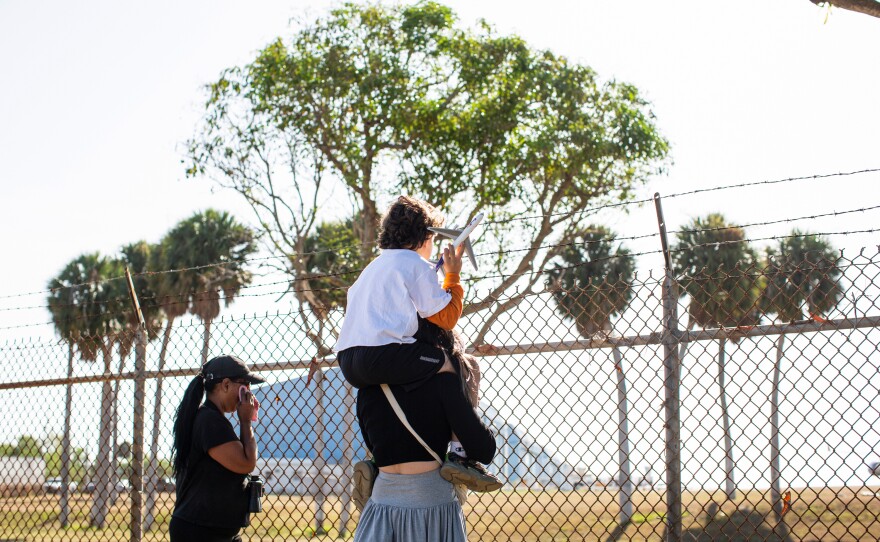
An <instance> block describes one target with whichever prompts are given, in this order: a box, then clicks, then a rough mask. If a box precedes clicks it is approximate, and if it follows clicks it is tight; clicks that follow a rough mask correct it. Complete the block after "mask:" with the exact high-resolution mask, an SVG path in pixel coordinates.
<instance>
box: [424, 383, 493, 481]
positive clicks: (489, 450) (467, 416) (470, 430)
mask: <svg viewBox="0 0 880 542" xmlns="http://www.w3.org/2000/svg"><path fill="white" fill-rule="evenodd" d="M434 378H438V379H442V390H443V392H442V398H443V409H444V411H445V412H446V418H447V420H449V425H450V426H451V427H452V432H453V433H454V434H455V435H456V436H457V437H458V440H459V441H460V442H461V445H462V446H464V449H465V451H466V452H467V454H468V457H469V458H472V459H476V460H477V461H479V462H480V463H486V464H488V463H490V462H491V461H492V458H493V457H495V435H494V434H492V431H490V430H489V428H488V427H486V426H485V425H484V424H483V422H482V420H480V417H479V415H477V412H476V411H475V410H474V409H473V408H472V407H471V404H470V402H469V401H468V400H467V398H466V397H465V396H464V391H462V389H461V383H460V381H459V377H458V375H456V374H452V373H441V374H438V375H437V376H435V377H434Z"/></svg>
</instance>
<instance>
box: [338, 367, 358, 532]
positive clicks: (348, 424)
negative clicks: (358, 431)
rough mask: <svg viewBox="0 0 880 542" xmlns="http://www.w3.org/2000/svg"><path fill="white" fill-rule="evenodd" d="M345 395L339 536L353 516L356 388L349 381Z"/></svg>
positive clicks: (344, 384)
mask: <svg viewBox="0 0 880 542" xmlns="http://www.w3.org/2000/svg"><path fill="white" fill-rule="evenodd" d="M343 388H344V390H345V392H344V393H345V395H344V396H343V398H342V404H343V408H344V409H345V411H344V412H345V413H344V414H343V417H342V419H343V421H344V423H345V436H344V437H343V440H344V441H345V442H343V444H342V445H343V448H342V466H343V469H344V470H343V472H344V473H345V474H344V476H343V478H342V487H343V493H342V497H341V499H340V501H341V504H342V511H341V513H340V515H339V536H340V537H342V538H344V537H345V536H346V535H347V534H348V520H349V518H350V517H351V515H350V514H351V512H350V510H351V484H352V478H351V474H352V467H353V466H354V438H355V428H354V426H355V423H354V390H353V389H352V387H351V385H350V384H349V383H348V382H344V383H343Z"/></svg>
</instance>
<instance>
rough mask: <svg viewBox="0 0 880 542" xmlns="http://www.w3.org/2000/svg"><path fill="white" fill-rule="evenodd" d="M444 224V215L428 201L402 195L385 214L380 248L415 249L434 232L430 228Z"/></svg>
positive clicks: (380, 235) (380, 236)
mask: <svg viewBox="0 0 880 542" xmlns="http://www.w3.org/2000/svg"><path fill="white" fill-rule="evenodd" d="M442 225H443V215H442V214H441V213H440V211H439V210H438V209H437V208H436V207H434V206H433V205H431V204H430V203H428V202H425V201H422V200H420V199H416V198H411V197H409V196H400V197H399V198H397V201H396V202H394V203H393V204H392V205H391V207H389V208H388V211H387V212H386V213H385V216H384V217H382V225H381V227H380V229H379V248H381V249H386V248H406V249H410V250H415V249H417V248H419V247H420V246H422V244H423V243H424V242H425V241H426V240H427V239H428V237H430V236H431V235H432V234H431V232H430V231H428V228H438V227H440V226H442Z"/></svg>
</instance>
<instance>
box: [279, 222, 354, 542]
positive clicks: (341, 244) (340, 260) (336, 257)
mask: <svg viewBox="0 0 880 542" xmlns="http://www.w3.org/2000/svg"><path fill="white" fill-rule="evenodd" d="M360 222H361V221H360V217H359V216H356V217H355V218H354V219H348V220H343V221H337V222H323V223H321V224H319V225H318V226H317V227H316V228H315V234H314V235H311V236H309V237H306V238H305V239H304V243H303V253H304V254H303V256H302V261H301V262H296V263H297V264H298V265H297V266H294V267H299V268H300V269H301V271H300V273H301V276H302V278H303V280H301V281H298V282H297V283H296V284H295V285H294V287H293V290H294V294H295V295H296V298H297V300H298V301H299V305H300V316H301V318H302V320H303V329H305V331H306V335H307V336H308V338H309V339H310V340H311V341H312V343H313V344H314V345H315V346H316V347H317V350H318V355H319V356H323V355H326V354H329V353H330V352H331V349H330V345H329V344H327V339H328V337H327V335H328V331H329V335H331V336H333V335H338V330H337V329H336V328H335V327H334V326H333V321H332V318H331V315H332V313H333V311H335V310H338V309H344V308H345V303H346V300H347V298H346V294H347V290H348V287H349V286H350V285H351V283H352V282H354V279H355V278H357V273H356V271H357V270H358V269H361V268H363V266H364V265H366V261H365V260H364V259H363V258H364V256H363V251H362V250H361V249H362V247H361V244H360V241H359V236H358V233H357V232H356V231H355V228H356V225H357V224H359V223H360ZM306 304H308V305H309V306H310V307H311V309H312V310H311V312H312V314H313V315H314V316H315V318H316V319H317V331H313V330H312V329H311V324H310V319H309V318H308V316H307V315H306V313H305V305H306ZM328 327H329V329H328ZM324 381H325V379H324V378H323V374H322V373H321V371H320V369H319V371H318V373H316V378H315V386H316V387H317V389H316V391H315V400H316V408H315V416H316V420H317V421H316V425H315V452H316V459H315V466H316V469H317V473H318V479H317V484H318V487H319V489H318V493H317V494H316V497H315V500H314V503H315V533H316V534H317V533H323V532H324V527H323V523H324V517H325V516H324V510H323V508H324V495H323V493H322V491H323V489H322V488H323V486H324V477H323V473H322V470H323V466H324V454H323V450H324V444H325V443H324V431H323V422H321V420H323V416H324V401H323V397H324V389H323V386H324ZM342 385H343V393H344V395H343V408H344V409H345V413H344V415H343V421H344V423H345V436H344V438H343V440H344V443H343V450H342V458H343V462H344V465H346V468H345V470H344V472H345V477H344V479H343V480H342V484H343V487H345V488H346V492H345V493H344V494H343V496H342V499H341V505H342V512H341V514H340V516H339V533H340V536H345V534H346V533H347V531H348V529H347V524H348V520H349V517H350V515H349V514H350V512H349V510H350V509H351V466H352V465H353V463H354V448H353V443H354V439H355V434H354V431H355V428H354V392H353V390H352V388H351V385H350V384H349V383H348V382H343V384H342ZM319 429H321V430H319Z"/></svg>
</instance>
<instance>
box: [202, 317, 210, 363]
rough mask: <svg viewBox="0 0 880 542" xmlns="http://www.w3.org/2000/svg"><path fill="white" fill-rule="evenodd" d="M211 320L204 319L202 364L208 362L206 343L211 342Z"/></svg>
mask: <svg viewBox="0 0 880 542" xmlns="http://www.w3.org/2000/svg"><path fill="white" fill-rule="evenodd" d="M211 322H213V320H205V337H204V341H203V342H202V365H204V364H205V363H207V362H208V345H210V344H211Z"/></svg>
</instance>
